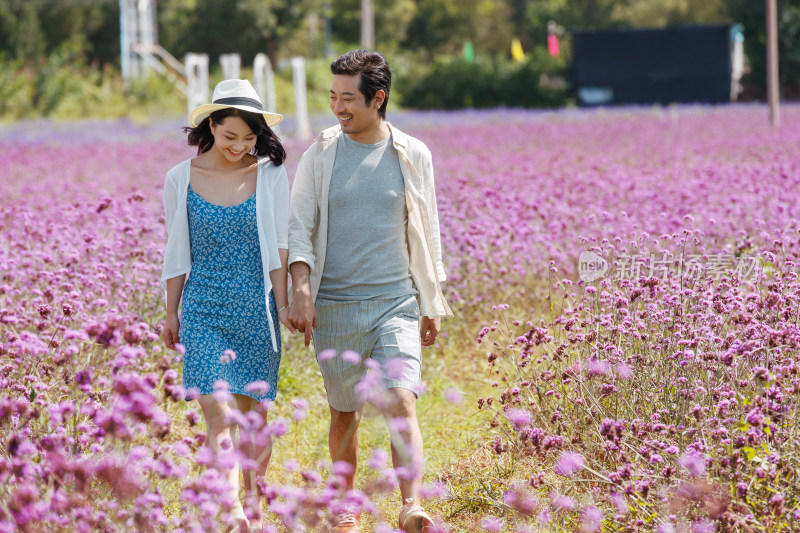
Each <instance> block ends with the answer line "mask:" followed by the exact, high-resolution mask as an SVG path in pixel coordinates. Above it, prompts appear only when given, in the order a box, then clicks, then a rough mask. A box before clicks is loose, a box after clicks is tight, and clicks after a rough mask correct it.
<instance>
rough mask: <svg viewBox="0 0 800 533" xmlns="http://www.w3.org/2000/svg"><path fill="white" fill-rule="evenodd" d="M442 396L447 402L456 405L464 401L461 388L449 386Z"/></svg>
mask: <svg viewBox="0 0 800 533" xmlns="http://www.w3.org/2000/svg"><path fill="white" fill-rule="evenodd" d="M444 398H445V399H446V400H447V401H448V402H450V403H452V404H455V405H458V404H460V403H462V402H463V401H464V393H463V392H462V391H461V389H458V388H456V387H451V388H449V389H447V390H446V391H445V392H444Z"/></svg>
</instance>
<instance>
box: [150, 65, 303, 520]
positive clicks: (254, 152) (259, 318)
mask: <svg viewBox="0 0 800 533" xmlns="http://www.w3.org/2000/svg"><path fill="white" fill-rule="evenodd" d="M282 118H283V117H282V116H281V115H278V114H275V113H269V112H266V111H264V110H263V106H262V105H261V102H260V100H259V98H258V94H257V93H256V92H255V90H254V89H253V87H252V85H250V83H249V82H248V81H247V80H225V81H222V82H220V83H219V85H217V87H216V88H215V89H214V96H213V102H212V103H211V104H205V105H201V106H199V107H198V108H196V109H195V110H193V111H192V112H191V114H190V115H189V123H190V124H191V127H188V128H184V131H186V132H187V133H188V142H189V145H190V146H197V151H198V155H197V156H196V157H194V158H192V159H189V160H187V161H184V162H183V163H180V164H178V165H176V166H175V167H173V168H172V169H170V170H169V172H167V177H166V181H165V184H164V209H165V213H166V226H167V245H166V251H165V254H164V270H163V272H162V276H161V281H162V283H163V284H164V285H165V289H166V294H167V297H166V298H167V302H166V303H167V317H166V323H165V326H164V330H163V337H164V342H165V344H166V345H167V347H169V348H171V349H175V347H176V344H178V343H182V344H183V346H184V348H185V354H184V358H183V386H184V388H185V389H186V390H187V392H188V394H187V397H188V398H189V399H195V398H196V399H197V400H198V402H199V403H200V408H201V409H202V412H203V416H204V418H205V422H206V430H207V435H206V444H207V445H208V446H209V447H210V448H211V449H212V450H213V451H214V452H215V454H216V453H219V452H220V451H222V450H230V446H229V443H232V444H233V445H234V446H235V447H236V448H237V449H238V448H239V444H238V443H237V442H235V439H234V438H233V431H232V427H231V422H230V416H228V415H229V414H230V412H231V410H232V409H238V410H239V411H241V412H242V413H246V412H247V411H251V410H259V412H261V413H263V414H265V411H264V409H263V407H261V406H260V401H262V400H274V399H275V392H276V385H277V380H278V367H279V365H280V359H281V339H280V325H279V321H280V323H284V324H286V325H287V327H289V324H288V322H287V316H288V309H287V305H288V300H287V269H286V260H287V256H288V253H287V231H288V230H287V225H288V206H289V181H288V178H287V174H286V170H285V169H284V167H283V162H284V159H285V158H286V153H285V151H284V149H283V146H282V145H281V143H280V141H279V140H278V138H277V136H276V135H275V133H274V132H273V131H272V129H271V128H272V127H274V126H275V125H276V124H278V122H280V121H281V120H282ZM190 270H191V274H190V275H189V276H188V280H187V279H186V278H187V274H188V273H189V271H190ZM181 301H182V304H181V313H180V316H179V313H178V305H179V302H181ZM292 329H294V328H292ZM224 382H227V388H228V390H229V392H230V394H229V395H228V394H225V393H224V392H222V393H219V392H218V393H217V394H213V393H214V392H215V390H219V389H220V388H222V389H223V390H224V389H225V388H226V386H225V383H224ZM245 441H247V443H246V444H245ZM242 443H243V445H242V447H241V448H242V449H239V451H240V452H241V453H242V454H243V455H244V456H246V457H247V458H248V459H251V460H252V461H253V462H252V463H250V464H252V465H255V467H254V469H252V470H251V469H249V467H248V470H245V472H244V474H245V475H244V479H245V494H246V495H247V497H248V498H249V497H250V496H251V495H252V494H254V493H255V494H257V492H256V491H257V488H256V480H258V479H261V480H263V479H265V477H266V472H267V467H268V464H269V458H270V453H271V450H272V443H271V441H269V439H242ZM224 473H225V474H226V476H227V480H228V485H229V487H230V495H231V496H232V501H233V502H235V503H234V509H233V517H234V518H235V519H236V524H235V527H237V528H238V529H239V530H240V531H247V530H248V528H249V522H248V520H247V517H246V516H245V513H244V509H243V507H242V504H241V502H240V501H239V498H238V494H239V467H238V465H237V466H236V467H234V468H230V469H227V470H226V471H225V472H224ZM256 501H257V497H256Z"/></svg>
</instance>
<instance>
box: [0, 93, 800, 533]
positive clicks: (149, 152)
mask: <svg viewBox="0 0 800 533" xmlns="http://www.w3.org/2000/svg"><path fill="white" fill-rule="evenodd" d="M783 113H784V114H783V123H784V126H783V128H782V129H780V130H777V131H775V130H772V129H771V128H770V127H769V126H768V121H767V111H766V109H765V108H764V107H763V106H728V107H714V108H711V107H702V106H696V107H695V106H688V107H670V108H653V109H649V108H637V109H617V110H591V111H588V110H562V111H557V112H531V111H519V110H497V111H487V112H458V113H438V112H432V113H410V112H409V113H402V114H398V115H396V116H390V117H389V118H390V119H391V120H393V122H394V123H395V124H396V125H397V126H399V127H400V128H402V129H403V130H404V131H407V132H408V133H411V134H412V135H415V136H417V137H419V138H420V139H422V140H423V141H425V142H426V144H427V145H428V146H429V147H430V149H431V151H432V152H433V157H434V167H435V170H436V180H437V189H438V200H439V211H440V220H441V225H442V238H443V246H444V255H445V262H446V265H447V271H448V276H449V279H448V282H447V288H446V291H447V293H448V295H449V297H450V300H451V302H452V304H453V307H454V310H455V313H456V316H455V317H454V318H452V319H448V320H446V321H445V323H444V326H443V334H442V336H441V338H440V341H439V343H438V344H437V346H435V347H433V348H431V349H429V350H426V351H425V354H424V358H425V359H424V363H423V379H425V380H426V385H427V387H426V390H425V391H424V392H423V394H422V395H421V397H420V407H419V412H420V423H421V427H422V431H423V437H424V439H425V444H426V450H427V452H426V456H427V457H426V458H427V468H426V478H425V481H426V483H427V484H426V486H425V491H424V492H425V494H426V495H427V496H428V497H429V498H428V500H427V501H426V504H425V505H426V507H427V508H428V509H429V510H431V511H432V514H435V515H436V517H437V519H438V520H440V524H441V530H443V531H466V530H478V531H481V530H486V531H582V532H593V531H657V532H659V533H668V532H684V531H685V532H697V533H700V532H712V531H798V530H800V482H799V481H798V477H797V474H796V472H797V470H798V469H799V468H800V434H798V433H799V432H800V429H798V425H800V424H798V422H799V421H798V408H800V369H799V368H798V365H800V351H799V350H800V327H798V315H799V314H800V282H799V281H798V279H797V265H796V263H797V261H798V260H800V259H798V257H799V256H800V207H797V202H796V199H795V198H796V197H797V196H798V195H800V158H799V157H798V150H797V147H798V146H800V126H798V124H800V107H797V106H785V107H784V110H783ZM323 124H327V123H323ZM181 125H182V124H180V123H168V122H164V123H159V124H153V125H147V126H136V125H133V124H129V123H125V122H94V121H87V122H82V123H70V124H59V123H50V122H30V123H19V124H12V125H8V126H6V127H4V129H3V130H0V148H2V149H1V150H0V177H2V179H1V180H0V207H2V211H1V212H0V213H1V214H0V230H1V231H0V531H14V530H19V531H25V532H39V531H87V532H88V531H216V530H217V529H219V527H221V525H222V524H223V523H224V522H225V521H226V520H228V518H229V517H228V515H227V511H228V509H229V508H230V506H231V502H229V501H225V498H224V497H221V496H219V494H221V493H224V491H223V490H220V486H221V485H220V484H221V483H222V480H221V478H220V475H219V474H218V473H217V471H216V470H215V469H214V468H212V466H214V464H215V463H216V462H218V461H220V460H223V459H224V458H219V457H218V458H214V457H211V456H210V455H209V453H208V448H206V447H204V446H203V435H204V428H203V427H202V426H203V424H202V417H201V416H200V413H199V408H198V407H197V405H196V404H195V403H185V402H183V401H181V400H180V398H181V397H182V395H183V393H184V391H183V389H182V388H181V386H180V383H181V381H180V369H181V365H180V355H179V354H178V353H175V352H170V351H168V350H166V349H165V348H164V346H163V343H162V342H161V341H160V340H159V333H160V327H161V324H162V321H163V318H164V309H163V296H162V294H161V292H160V289H159V287H158V279H159V276H160V271H161V254H162V249H163V244H164V229H163V208H162V205H161V187H162V185H163V176H164V173H165V171H166V170H167V169H168V168H170V167H171V166H172V165H174V164H176V163H177V162H179V161H181V160H183V159H185V158H187V157H189V156H191V155H192V151H191V150H190V149H189V148H188V147H187V146H186V145H185V139H184V137H183V135H182V134H181V132H180V126H181ZM287 126H290V125H287ZM287 132H289V133H290V129H288V128H287ZM305 147H306V143H305V142H299V141H294V140H292V141H289V142H287V150H288V153H289V160H288V161H287V166H288V167H289V168H288V170H289V175H290V178H291V176H293V173H294V167H295V165H296V163H297V160H298V159H299V156H300V154H301V153H302V151H303V150H304V149H305ZM325 405H326V404H325V396H324V389H323V388H322V383H321V378H320V377H319V375H318V371H317V370H316V368H315V365H314V362H313V357H312V356H310V355H309V354H308V352H307V351H306V349H305V348H303V347H302V341H301V339H299V338H292V337H289V336H288V335H287V334H286V332H285V331H284V359H283V364H282V368H281V378H280V381H279V391H278V398H277V401H276V402H275V404H274V405H271V406H269V409H268V411H269V416H268V418H267V420H266V421H265V420H264V419H260V418H258V417H254V418H248V419H244V418H242V419H240V420H238V422H239V424H240V431H241V432H242V435H243V436H245V435H251V436H252V435H262V436H263V435H269V436H271V437H272V438H274V439H275V441H276V444H275V456H274V458H273V464H272V467H271V470H270V474H269V478H270V482H269V483H268V484H267V485H266V486H263V487H262V488H261V490H262V492H263V494H264V499H263V502H262V503H263V505H264V509H265V510H266V511H267V515H266V516H267V518H268V519H269V520H268V521H269V522H270V524H267V523H266V522H267V520H265V530H267V531H276V530H277V531H314V530H317V529H318V528H320V527H322V525H323V524H324V522H325V517H326V516H327V512H328V511H329V510H336V509H337V506H340V505H341V504H342V503H343V502H348V503H356V504H358V505H360V506H361V507H362V508H363V512H364V515H365V524H366V525H367V527H368V528H369V529H368V530H374V531H391V530H392V526H393V525H394V524H396V511H397V507H398V506H397V502H396V500H397V499H398V498H397V491H396V479H395V473H394V472H392V470H391V469H390V468H387V455H386V452H385V451H383V450H384V449H388V447H387V446H386V443H387V440H385V439H384V437H382V435H383V433H385V429H384V426H381V425H380V423H376V424H374V426H375V427H374V428H373V427H371V426H370V423H369V422H367V423H366V424H365V425H366V427H365V428H364V432H365V436H364V438H363V439H362V452H361V453H362V456H363V459H362V461H361V464H362V465H363V467H362V472H360V483H359V486H360V487H361V488H362V490H361V491H358V492H354V493H343V492H342V491H341V490H340V488H339V487H340V485H341V482H340V479H339V475H340V474H341V472H340V471H339V470H338V467H337V465H333V466H331V465H329V464H327V463H326V462H325V461H326V457H327V442H326V437H327V427H326V426H327V420H326V416H327V409H326V407H325ZM378 422H381V421H378ZM382 439H383V440H382ZM228 460H236V457H230V458H228Z"/></svg>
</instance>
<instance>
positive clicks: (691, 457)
mask: <svg viewBox="0 0 800 533" xmlns="http://www.w3.org/2000/svg"><path fill="white" fill-rule="evenodd" d="M678 464H679V465H681V466H682V467H684V468H685V469H686V470H688V471H689V474H690V475H692V476H694V477H700V476H702V475H705V473H706V461H705V457H703V456H702V455H701V454H699V453H697V452H693V451H689V452H686V453H684V454H683V455H681V456H680V458H679V459H678Z"/></svg>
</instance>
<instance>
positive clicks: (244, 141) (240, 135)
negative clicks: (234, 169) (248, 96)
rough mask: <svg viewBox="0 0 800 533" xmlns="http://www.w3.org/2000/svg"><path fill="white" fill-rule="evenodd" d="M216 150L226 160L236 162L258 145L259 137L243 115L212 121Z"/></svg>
mask: <svg viewBox="0 0 800 533" xmlns="http://www.w3.org/2000/svg"><path fill="white" fill-rule="evenodd" d="M211 134H212V135H213V136H214V147H213V148H214V150H217V151H218V154H219V155H221V156H222V157H223V158H224V159H225V160H227V161H229V162H231V163H236V162H238V161H240V160H241V159H242V158H243V157H244V156H245V154H247V153H248V152H250V150H252V149H253V147H255V145H256V141H257V137H256V134H255V133H253V130H251V129H250V126H248V125H247V122H245V121H244V120H242V118H241V117H236V116H230V117H225V118H224V119H223V120H222V121H221V122H220V123H218V124H215V123H214V121H213V120H212V121H211Z"/></svg>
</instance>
